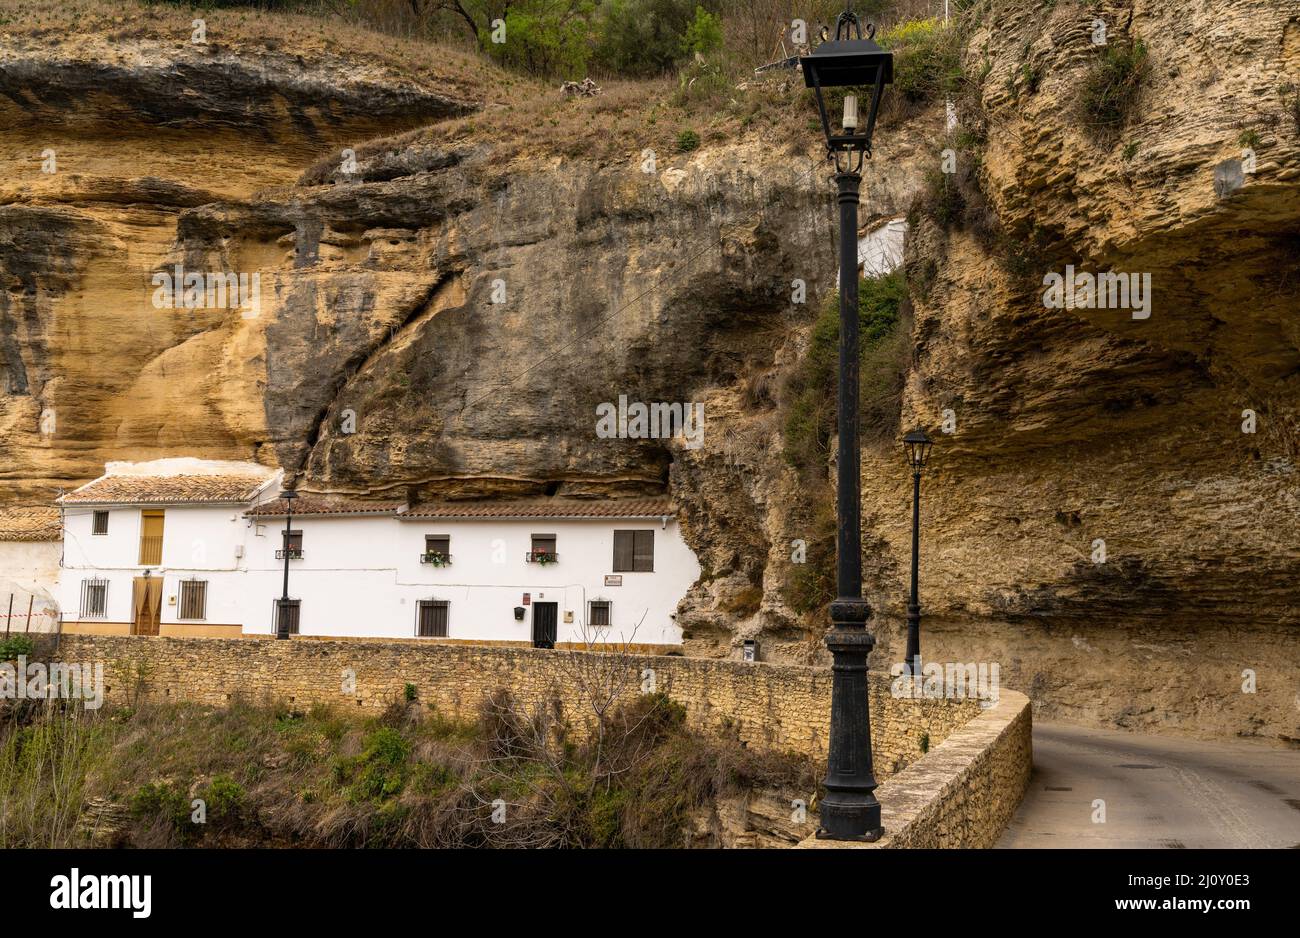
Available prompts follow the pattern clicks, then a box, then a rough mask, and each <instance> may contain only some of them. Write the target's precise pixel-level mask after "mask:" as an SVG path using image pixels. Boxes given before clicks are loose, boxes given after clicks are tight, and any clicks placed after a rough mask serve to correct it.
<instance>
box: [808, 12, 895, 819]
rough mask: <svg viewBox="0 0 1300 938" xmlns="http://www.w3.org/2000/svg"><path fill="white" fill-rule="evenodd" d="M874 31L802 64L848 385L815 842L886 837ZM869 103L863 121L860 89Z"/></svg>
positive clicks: (883, 79)
mask: <svg viewBox="0 0 1300 938" xmlns="http://www.w3.org/2000/svg"><path fill="white" fill-rule="evenodd" d="M875 32H876V30H875V27H874V26H870V25H868V26H867V35H866V37H865V38H864V37H863V34H862V33H863V30H862V24H861V23H860V22H859V20H858V17H857V14H856V13H854V12H853V11H852V9H851V8H846V9H845V11H844V12H843V13H841V14H840V15H839V18H838V19H837V20H836V22H835V38H834V39H833V40H829V41H827V42H823V43H822V44H821V45H819V46H818V47H817V48H816V49H814V50H813V52H812V54H811V55H806V56H803V57H801V58H800V59H799V64H800V67H801V68H802V69H803V75H804V81H805V82H806V83H807V85H808V87H810V88H812V89H813V93H814V95H815V96H816V99H817V110H818V113H819V114H820V115H821V120H822V129H823V130H824V131H825V133H826V146H827V149H828V150H829V153H828V159H831V160H833V161H834V164H835V182H836V185H837V187H838V190H839V198H838V201H839V208H840V378H839V389H838V397H837V402H836V408H837V415H838V417H837V419H838V422H839V451H838V455H837V457H836V472H837V475H838V478H837V480H836V515H837V520H838V532H837V533H838V537H837V543H836V593H837V595H836V599H835V601H834V602H833V603H831V631H830V633H829V634H828V635H827V636H826V647H827V648H829V649H830V652H831V656H832V658H833V663H832V666H831V674H832V683H831V726H830V741H829V746H828V753H827V766H826V795H825V797H824V798H822V801H821V825H820V827H819V828H818V831H817V836H818V837H820V838H824V839H828V840H857V841H874V840H877V839H879V837H880V835H881V834H882V833H884V831H883V829H882V828H881V826H880V802H878V801H877V800H876V796H875V794H874V792H875V790H876V778H875V775H874V773H873V770H872V765H871V713H870V710H869V708H868V705H867V655H868V653H870V651H871V648H872V646H873V645H874V644H875V639H874V638H873V637H872V636H871V633H870V632H868V631H867V619H868V618H870V616H871V609H870V607H869V606H868V605H867V604H866V603H865V602H864V601H863V599H862V531H861V507H860V502H861V479H860V478H859V465H858V464H859V452H858V363H859V359H858V191H859V189H860V187H861V184H862V166H863V163H865V161H866V160H867V159H868V158H869V157H870V156H871V133H872V130H873V129H874V128H875V124H876V115H877V113H878V112H879V110H880V95H881V93H882V92H883V90H884V87H885V85H887V84H889V83H890V82H891V81H893V77H894V59H893V56H892V55H891V54H890V53H888V52H886V51H885V50H884V49H881V48H880V46H878V45H876V43H875V41H874V37H875ZM827 88H848V89H854V90H851V91H850V93H848V94H846V96H845V98H844V111H843V119H842V121H841V122H840V129H839V130H838V131H837V130H833V129H832V128H831V124H830V117H829V116H828V114H827V110H826V99H825V90H826V89H827ZM858 88H860V89H862V91H863V92H864V93H866V94H869V95H870V97H871V104H870V105H869V107H868V108H867V111H866V115H865V118H863V117H862V116H861V115H860V114H859V112H858V97H857V93H856V90H855V89H858Z"/></svg>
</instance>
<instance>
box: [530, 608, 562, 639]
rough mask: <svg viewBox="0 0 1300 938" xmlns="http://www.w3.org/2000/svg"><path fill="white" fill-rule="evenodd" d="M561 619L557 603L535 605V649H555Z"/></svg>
mask: <svg viewBox="0 0 1300 938" xmlns="http://www.w3.org/2000/svg"><path fill="white" fill-rule="evenodd" d="M558 617H559V606H558V605H557V604H556V603H533V647H534V648H554V647H555V638H556V634H557V630H558V628H559V626H558V623H557V620H558Z"/></svg>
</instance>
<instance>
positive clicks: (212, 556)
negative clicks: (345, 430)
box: [59, 460, 700, 648]
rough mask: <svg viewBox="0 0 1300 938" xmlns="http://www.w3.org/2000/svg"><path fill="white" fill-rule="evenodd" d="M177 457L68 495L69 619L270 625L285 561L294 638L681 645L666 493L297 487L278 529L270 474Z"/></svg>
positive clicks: (679, 577)
mask: <svg viewBox="0 0 1300 938" xmlns="http://www.w3.org/2000/svg"><path fill="white" fill-rule="evenodd" d="M181 462H182V461H179V460H161V461H156V462H155V463H140V464H133V465H131V466H130V467H129V471H127V467H125V466H123V465H121V464H110V466H109V472H108V473H107V474H106V475H105V476H103V477H101V478H100V479H96V480H95V481H94V482H91V483H89V484H88V485H86V486H83V487H82V488H81V489H78V490H77V491H75V492H72V493H69V494H68V495H66V496H64V498H63V505H64V509H65V514H66V520H65V540H66V543H67V549H66V550H65V560H64V566H63V569H62V571H61V576H60V586H59V596H60V602H61V605H62V608H63V610H64V623H63V628H64V630H65V631H69V632H92V633H107V634H161V635H207V636H216V635H229V636H239V635H249V636H262V637H268V636H270V635H273V634H274V633H275V630H276V623H277V622H278V615H279V611H278V610H279V607H280V602H281V599H282V597H283V596H284V595H285V568H286V566H287V568H288V598H289V603H288V604H287V605H286V606H285V615H286V620H287V624H288V625H289V627H290V630H291V631H292V632H293V633H295V634H298V635H303V636H316V637H358V638H428V639H431V640H443V641H469V642H478V643H502V644H514V645H530V644H531V645H537V646H542V647H547V646H551V645H555V644H566V643H579V642H588V641H595V642H600V643H619V644H624V643H627V644H631V645H634V646H637V647H638V648H663V647H664V646H676V645H680V644H681V629H680V628H679V627H678V626H677V624H676V622H675V614H676V609H677V604H678V603H679V602H680V601H681V599H682V597H683V596H685V594H686V591H687V590H688V589H689V588H690V586H691V585H692V584H693V583H694V582H695V581H696V579H698V577H699V574H700V567H699V564H698V562H697V561H696V559H695V555H694V553H693V552H692V551H691V549H690V548H689V547H688V546H687V544H686V543H685V541H684V540H683V539H682V536H681V531H680V528H679V525H678V523H677V520H676V518H675V516H674V512H673V510H672V508H671V506H670V504H669V502H668V500H667V499H666V498H620V499H582V500H560V499H544V500H535V501H466V502H451V503H440V504H419V505H414V506H408V505H407V504H406V503H405V502H404V501H365V500H358V499H352V498H345V497H339V496H329V495H316V494H311V493H301V494H300V495H299V497H297V498H296V499H294V500H293V505H292V520H291V521H289V522H288V523H289V528H288V531H287V533H286V530H285V526H286V520H287V518H286V514H287V513H286V502H285V500H284V499H282V498H279V497H278V496H279V477H278V475H273V474H271V473H270V472H269V471H268V470H266V469H264V468H262V467H258V466H255V465H252V464H233V465H232V464H202V465H201V466H196V465H195V464H197V463H198V461H197V460H192V461H185V463H186V464H185V465H178V463H181ZM160 464H166V465H161V466H160ZM203 467H211V469H206V468H205V469H204V471H203V472H200V471H198V469H199V468H203ZM240 467H243V468H242V469H241V468H240ZM237 469H239V471H236V470H237ZM97 530H98V531H102V533H98V534H97V533H95V532H96V531H97Z"/></svg>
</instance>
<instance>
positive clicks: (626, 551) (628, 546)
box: [614, 531, 636, 573]
mask: <svg viewBox="0 0 1300 938" xmlns="http://www.w3.org/2000/svg"><path fill="white" fill-rule="evenodd" d="M635 534H636V532H635V531H615V532H614V572H615V573H623V572H626V571H631V570H633V569H634V568H633V559H634V556H635V553H636V552H635V543H634V542H635V538H634V535H635Z"/></svg>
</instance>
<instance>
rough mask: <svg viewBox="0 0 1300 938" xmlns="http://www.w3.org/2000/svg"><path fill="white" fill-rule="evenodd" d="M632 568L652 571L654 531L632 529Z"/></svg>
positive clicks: (653, 563) (644, 571)
mask: <svg viewBox="0 0 1300 938" xmlns="http://www.w3.org/2000/svg"><path fill="white" fill-rule="evenodd" d="M632 533H633V556H632V569H633V570H634V571H638V572H642V573H652V572H654V568H655V532H654V531H634V532H632Z"/></svg>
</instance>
